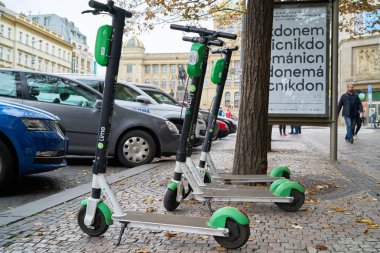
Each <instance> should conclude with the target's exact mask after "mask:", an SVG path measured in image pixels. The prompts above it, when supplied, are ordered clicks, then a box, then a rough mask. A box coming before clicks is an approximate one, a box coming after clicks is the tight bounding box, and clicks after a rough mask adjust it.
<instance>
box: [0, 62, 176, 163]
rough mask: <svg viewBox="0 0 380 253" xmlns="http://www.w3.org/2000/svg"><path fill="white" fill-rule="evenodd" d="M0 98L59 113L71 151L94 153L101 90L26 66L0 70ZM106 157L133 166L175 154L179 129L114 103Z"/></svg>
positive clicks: (81, 153)
mask: <svg viewBox="0 0 380 253" xmlns="http://www.w3.org/2000/svg"><path fill="white" fill-rule="evenodd" d="M0 91H1V92H0V98H1V99H4V100H9V101H13V102H16V103H22V104H26V105H29V106H33V107H36V108H40V109H43V110H45V111H48V112H50V113H53V114H55V115H57V116H59V117H60V119H61V122H62V124H63V127H64V128H65V131H66V135H67V136H68V137H69V149H68V154H69V155H94V152H95V145H96V136H97V131H98V125H99V115H100V108H101V98H102V95H101V93H99V92H97V91H96V90H94V89H92V88H90V87H88V86H87V85H84V84H81V83H79V82H77V81H75V80H72V79H69V78H64V77H60V76H56V75H50V74H46V73H38V72H30V71H26V70H14V69H0ZM112 120H113V122H112V129H111V137H110V144H109V145H110V147H109V155H111V156H115V157H116V158H117V159H118V160H119V161H120V162H121V163H122V164H123V165H124V166H126V167H133V166H137V165H141V164H145V163H149V162H151V161H152V159H153V158H154V157H160V156H171V155H174V154H175V153H176V150H177V144H178V139H179V134H178V129H177V127H176V126H175V125H174V124H173V123H172V122H170V121H168V120H166V119H164V118H162V117H158V116H154V115H150V114H146V113H142V112H138V111H135V110H131V109H128V108H125V107H122V106H119V105H118V104H117V103H115V105H114V115H113V119H112Z"/></svg>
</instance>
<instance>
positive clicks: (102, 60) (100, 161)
mask: <svg viewBox="0 0 380 253" xmlns="http://www.w3.org/2000/svg"><path fill="white" fill-rule="evenodd" d="M89 6H90V7H92V8H93V10H89V11H85V12H83V13H88V12H90V13H93V14H99V13H107V14H110V15H111V16H112V26H109V25H104V26H102V27H100V28H99V30H98V34H97V40H96V47H95V59H96V61H97V62H98V63H99V64H100V65H102V66H107V71H106V77H105V85H104V93H103V100H102V104H101V113H100V125H99V130H98V137H97V145H96V153H95V160H94V164H93V166H92V172H93V179H92V190H91V197H89V198H88V199H86V200H84V201H82V203H81V205H82V208H81V209H80V210H79V213H78V217H77V219H78V224H79V226H80V228H81V229H82V231H83V232H85V233H86V234H88V235H90V236H100V235H102V234H103V233H105V232H106V231H107V229H108V227H109V226H110V225H112V223H113V222H114V221H117V222H119V223H121V225H122V227H121V231H120V235H119V239H118V241H117V245H119V244H120V242H121V238H122V235H123V233H124V230H125V228H126V227H135V228H143V229H158V230H170V231H178V232H187V233H196V234H206V235H212V236H214V238H215V240H216V241H217V242H218V243H219V244H220V245H222V246H224V247H226V248H229V249H234V248H239V247H241V246H243V245H244V244H245V243H246V242H247V240H248V237H249V235H250V230H249V219H248V217H247V216H246V215H245V214H244V213H242V212H241V211H239V210H238V209H237V208H221V209H219V210H217V211H216V212H215V213H214V214H213V215H212V216H211V218H209V219H208V218H198V217H189V216H179V215H164V214H152V213H139V212H129V211H128V212H124V211H123V210H122V208H121V205H120V203H119V201H118V200H117V198H116V195H115V194H114V192H113V191H112V190H111V187H110V185H109V184H108V182H107V179H106V178H105V173H106V169H107V152H108V145H109V136H110V128H111V123H112V113H113V104H114V98H115V87H116V81H117V75H118V69H119V60H120V54H121V48H122V37H123V30H124V23H125V18H130V17H132V13H131V12H129V11H126V10H124V9H122V8H119V7H116V6H114V2H113V1H112V0H109V1H108V2H107V4H102V3H99V2H96V1H89ZM98 104H99V105H100V101H99V103H98ZM103 196H104V197H105V198H106V200H107V202H108V203H109V204H110V206H111V208H110V207H108V205H107V204H106V203H105V202H104V201H103ZM111 209H112V211H113V212H112V211H111Z"/></svg>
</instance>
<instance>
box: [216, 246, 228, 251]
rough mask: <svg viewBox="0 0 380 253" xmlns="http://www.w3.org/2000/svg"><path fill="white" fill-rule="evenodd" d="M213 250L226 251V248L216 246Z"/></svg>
mask: <svg viewBox="0 0 380 253" xmlns="http://www.w3.org/2000/svg"><path fill="white" fill-rule="evenodd" d="M215 250H216V251H227V248H225V247H223V246H217V247H215Z"/></svg>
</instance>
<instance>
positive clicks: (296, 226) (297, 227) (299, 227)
mask: <svg viewBox="0 0 380 253" xmlns="http://www.w3.org/2000/svg"><path fill="white" fill-rule="evenodd" d="M290 227H291V228H295V229H303V227H301V226H299V225H291V226H290Z"/></svg>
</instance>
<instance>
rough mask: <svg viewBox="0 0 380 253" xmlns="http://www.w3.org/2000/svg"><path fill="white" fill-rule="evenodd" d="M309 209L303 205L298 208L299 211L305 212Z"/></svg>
mask: <svg viewBox="0 0 380 253" xmlns="http://www.w3.org/2000/svg"><path fill="white" fill-rule="evenodd" d="M307 210H309V209H308V208H307V207H301V208H300V209H298V212H305V211H307Z"/></svg>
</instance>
